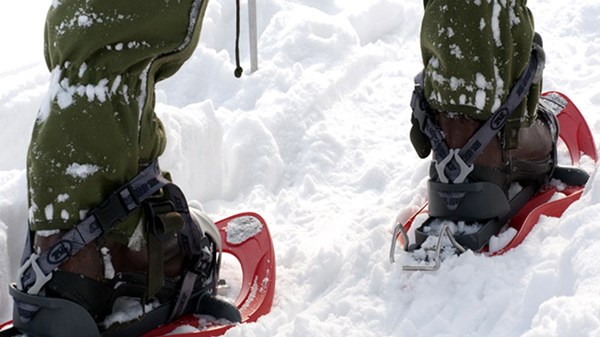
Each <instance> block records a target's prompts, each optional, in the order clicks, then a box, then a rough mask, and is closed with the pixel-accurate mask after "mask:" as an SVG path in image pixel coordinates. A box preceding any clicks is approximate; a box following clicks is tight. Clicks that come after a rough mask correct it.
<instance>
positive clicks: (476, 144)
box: [411, 49, 539, 183]
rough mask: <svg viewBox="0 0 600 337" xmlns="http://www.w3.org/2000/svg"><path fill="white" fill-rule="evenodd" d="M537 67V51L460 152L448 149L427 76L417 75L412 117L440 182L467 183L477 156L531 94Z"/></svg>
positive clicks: (534, 51)
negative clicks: (430, 103)
mask: <svg viewBox="0 0 600 337" xmlns="http://www.w3.org/2000/svg"><path fill="white" fill-rule="evenodd" d="M538 64H539V62H538V52H537V50H536V49H534V50H533V51H532V53H531V57H530V59H529V63H528V64H527V67H526V68H525V71H524V72H523V73H522V74H521V76H520V77H519V79H518V80H517V82H516V83H515V85H514V87H513V88H512V90H511V91H510V93H509V95H508V97H507V99H506V100H505V101H504V103H503V104H502V105H501V106H500V108H499V109H498V110H496V112H494V114H493V116H492V118H490V119H488V120H487V121H486V122H485V123H484V124H483V125H482V126H481V127H480V128H479V129H478V130H477V132H475V134H473V136H472V137H471V138H470V139H469V141H468V142H467V143H466V144H465V145H464V146H463V147H462V148H461V149H449V148H448V144H447V143H446V141H445V139H444V136H443V133H442V130H441V129H440V128H439V126H437V124H436V123H435V121H434V116H433V112H432V111H431V109H430V108H429V106H428V104H427V102H426V100H425V98H424V88H423V87H424V74H423V72H421V73H419V74H418V75H417V77H416V78H415V90H414V92H413V97H412V101H411V107H412V109H413V116H414V117H415V118H416V119H417V120H418V121H419V125H420V128H421V131H422V132H423V133H424V134H425V135H426V136H427V137H428V138H429V140H430V142H431V147H432V149H433V151H434V152H435V155H436V158H437V160H438V163H436V168H437V171H438V176H439V179H440V181H441V182H443V183H449V182H452V183H462V182H464V180H465V178H466V176H467V175H468V174H469V173H470V172H471V171H472V170H473V166H472V165H473V162H474V161H475V159H476V158H477V156H479V155H480V154H481V152H482V151H483V150H484V149H485V147H486V146H487V145H488V144H489V142H490V141H491V140H492V139H493V138H494V137H495V136H496V135H497V134H498V132H499V131H500V129H502V128H503V127H504V126H505V125H506V122H507V121H508V118H509V117H510V116H511V115H512V114H513V112H514V111H515V110H516V109H517V107H518V106H519V105H520V104H521V102H522V101H523V98H524V97H525V96H526V95H527V94H528V93H529V88H530V87H531V84H532V83H533V81H534V79H535V75H536V73H537V71H538Z"/></svg>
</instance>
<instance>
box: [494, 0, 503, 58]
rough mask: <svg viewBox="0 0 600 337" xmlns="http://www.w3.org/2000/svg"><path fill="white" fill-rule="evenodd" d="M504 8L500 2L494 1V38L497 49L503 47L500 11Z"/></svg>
mask: <svg viewBox="0 0 600 337" xmlns="http://www.w3.org/2000/svg"><path fill="white" fill-rule="evenodd" d="M501 10H502V8H501V7H500V4H499V3H498V1H494V7H493V10H492V36H493V37H494V41H496V47H502V40H501V38H500V11H501Z"/></svg>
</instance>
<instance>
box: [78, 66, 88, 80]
mask: <svg viewBox="0 0 600 337" xmlns="http://www.w3.org/2000/svg"><path fill="white" fill-rule="evenodd" d="M87 68H88V67H87V64H85V63H82V64H81V66H80V67H79V74H78V75H79V78H82V77H83V74H85V71H86V70H87Z"/></svg>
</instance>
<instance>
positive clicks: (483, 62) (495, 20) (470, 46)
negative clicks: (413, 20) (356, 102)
mask: <svg viewBox="0 0 600 337" xmlns="http://www.w3.org/2000/svg"><path fill="white" fill-rule="evenodd" d="M533 34H534V25H533V17H532V15H531V12H530V11H529V9H528V8H527V6H526V0H509V1H499V0H492V1H478V0H460V1H454V0H451V1H449V0H425V14H424V17H423V22H422V27H421V52H422V58H423V65H424V67H425V98H426V99H427V100H428V102H429V104H430V105H431V106H432V108H434V109H436V110H439V111H447V112H457V113H460V114H462V115H464V116H467V117H469V118H472V119H476V120H487V119H489V118H490V117H491V115H492V113H493V112H494V111H495V110H496V109H498V108H499V107H500V105H501V104H502V102H503V101H504V100H505V99H506V97H507V96H508V94H509V92H510V90H511V89H512V87H513V85H514V83H515V81H516V80H517V79H518V78H519V76H520V75H521V73H522V72H523V70H524V69H525V66H526V65H527V62H528V60H529V56H530V53H531V46H532V40H533ZM540 89H541V88H540V85H537V84H536V85H533V86H532V88H531V90H530V93H529V95H528V97H527V98H526V99H525V100H524V102H523V103H522V104H521V106H520V107H519V109H518V111H516V113H515V114H514V115H513V117H514V118H512V121H509V124H511V123H513V122H514V121H516V122H517V124H522V126H528V125H529V124H530V123H531V122H532V121H533V120H534V117H535V115H536V107H537V103H538V99H539V94H540ZM517 127H518V126H517Z"/></svg>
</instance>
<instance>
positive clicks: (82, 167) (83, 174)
mask: <svg viewBox="0 0 600 337" xmlns="http://www.w3.org/2000/svg"><path fill="white" fill-rule="evenodd" d="M98 170H100V167H99V166H97V165H92V164H78V163H73V164H71V165H69V167H67V170H66V172H65V173H66V174H67V175H69V176H71V177H73V178H81V179H85V178H87V177H89V176H91V175H92V174H94V173H96V172H98Z"/></svg>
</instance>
